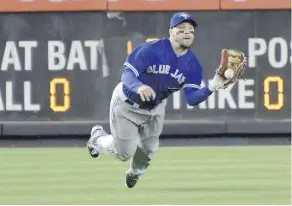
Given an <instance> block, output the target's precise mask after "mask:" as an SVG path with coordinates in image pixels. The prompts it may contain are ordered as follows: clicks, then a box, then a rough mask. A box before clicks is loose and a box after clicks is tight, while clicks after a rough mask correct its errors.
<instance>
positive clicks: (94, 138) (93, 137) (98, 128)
mask: <svg viewBox="0 0 292 206" xmlns="http://www.w3.org/2000/svg"><path fill="white" fill-rule="evenodd" d="M98 133H99V134H98ZM102 133H103V128H102V126H98V125H97V126H94V127H93V128H92V129H91V133H90V139H89V140H88V142H87V149H88V152H89V154H90V156H91V157H92V158H97V157H98V156H99V153H98V152H97V151H96V150H95V149H94V146H93V145H94V144H96V141H97V139H98V137H100V136H101V135H102Z"/></svg>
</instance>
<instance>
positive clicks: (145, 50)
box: [124, 43, 151, 77]
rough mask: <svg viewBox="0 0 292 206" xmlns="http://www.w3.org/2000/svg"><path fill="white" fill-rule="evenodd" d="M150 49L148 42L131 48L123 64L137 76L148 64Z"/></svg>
mask: <svg viewBox="0 0 292 206" xmlns="http://www.w3.org/2000/svg"><path fill="white" fill-rule="evenodd" d="M150 50H151V46H150V45H149V44H148V43H143V44H141V45H139V46H138V47H137V48H135V49H134V50H133V52H132V53H131V54H130V55H129V56H128V57H127V59H126V61H125V63H124V66H125V67H126V68H129V69H131V70H132V71H133V72H134V73H135V75H136V76H137V77H138V76H139V75H140V74H141V73H143V72H144V71H145V70H146V69H147V68H148V67H149V66H150V53H151V52H150Z"/></svg>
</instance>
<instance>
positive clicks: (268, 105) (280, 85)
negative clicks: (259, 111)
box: [264, 76, 284, 110]
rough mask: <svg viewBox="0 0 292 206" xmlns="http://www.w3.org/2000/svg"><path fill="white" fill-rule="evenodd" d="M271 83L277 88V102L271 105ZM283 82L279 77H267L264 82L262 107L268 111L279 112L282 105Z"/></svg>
mask: <svg viewBox="0 0 292 206" xmlns="http://www.w3.org/2000/svg"><path fill="white" fill-rule="evenodd" d="M272 83H276V84H277V88H278V98H277V102H276V103H274V104H272V103H271V101H270V100H271V98H270V85H271V84H272ZM283 91H284V81H283V79H282V78H281V77H279V76H275V77H272V76H270V77H267V78H266V79H265V81H264V92H265V94H264V105H265V107H266V108H267V109H268V110H280V109H281V108H282V107H283V105H284V94H283Z"/></svg>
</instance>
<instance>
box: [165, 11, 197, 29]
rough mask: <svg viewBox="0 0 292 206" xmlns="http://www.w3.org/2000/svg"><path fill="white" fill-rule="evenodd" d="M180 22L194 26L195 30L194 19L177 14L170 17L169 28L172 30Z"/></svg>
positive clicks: (184, 13) (184, 14)
mask: <svg viewBox="0 0 292 206" xmlns="http://www.w3.org/2000/svg"><path fill="white" fill-rule="evenodd" d="M182 22H190V23H191V24H192V25H193V26H194V28H196V26H197V25H198V24H197V22H196V21H195V19H194V17H192V15H190V14H189V13H187V12H178V13H175V14H174V15H173V16H172V18H171V20H170V28H173V27H175V26H177V25H178V24H180V23H182Z"/></svg>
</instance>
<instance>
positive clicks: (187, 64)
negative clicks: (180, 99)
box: [123, 38, 203, 105]
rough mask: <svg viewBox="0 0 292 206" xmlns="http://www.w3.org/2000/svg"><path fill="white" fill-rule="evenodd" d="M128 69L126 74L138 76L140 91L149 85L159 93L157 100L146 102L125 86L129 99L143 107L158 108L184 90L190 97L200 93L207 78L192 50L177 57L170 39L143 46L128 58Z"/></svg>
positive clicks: (134, 90)
mask: <svg viewBox="0 0 292 206" xmlns="http://www.w3.org/2000/svg"><path fill="white" fill-rule="evenodd" d="M124 66H125V70H131V71H132V72H133V73H134V74H135V77H136V78H137V80H138V85H137V87H138V86H140V85H141V84H146V85H148V86H150V87H151V88H152V89H153V90H154V92H155V93H156V98H155V99H154V100H152V101H150V102H143V101H142V100H141V98H140V95H139V94H138V92H137V88H136V89H130V88H128V87H127V86H126V85H127V84H126V83H125V82H124V85H123V91H124V93H125V95H126V96H127V97H128V98H129V99H130V100H132V101H134V102H135V103H137V104H139V105H141V104H155V105H157V104H159V103H161V102H162V100H163V99H165V98H167V97H168V96H169V95H170V94H172V93H173V92H175V91H178V90H180V89H181V88H183V89H184V91H185V95H188V93H190V91H195V90H198V89H200V84H201V82H202V78H203V69H202V67H201V65H200V63H199V61H198V59H197V57H196V56H195V54H194V53H193V52H192V51H190V50H188V51H187V53H186V54H184V55H182V56H177V55H176V53H175V52H174V50H173V48H172V46H171V42H170V40H169V39H167V38H163V39H160V40H156V41H152V42H146V43H143V44H141V45H140V46H138V47H137V48H135V49H134V51H133V52H132V53H131V54H130V55H129V56H128V57H127V59H126V62H125V63H124ZM124 72H125V71H124Z"/></svg>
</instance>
